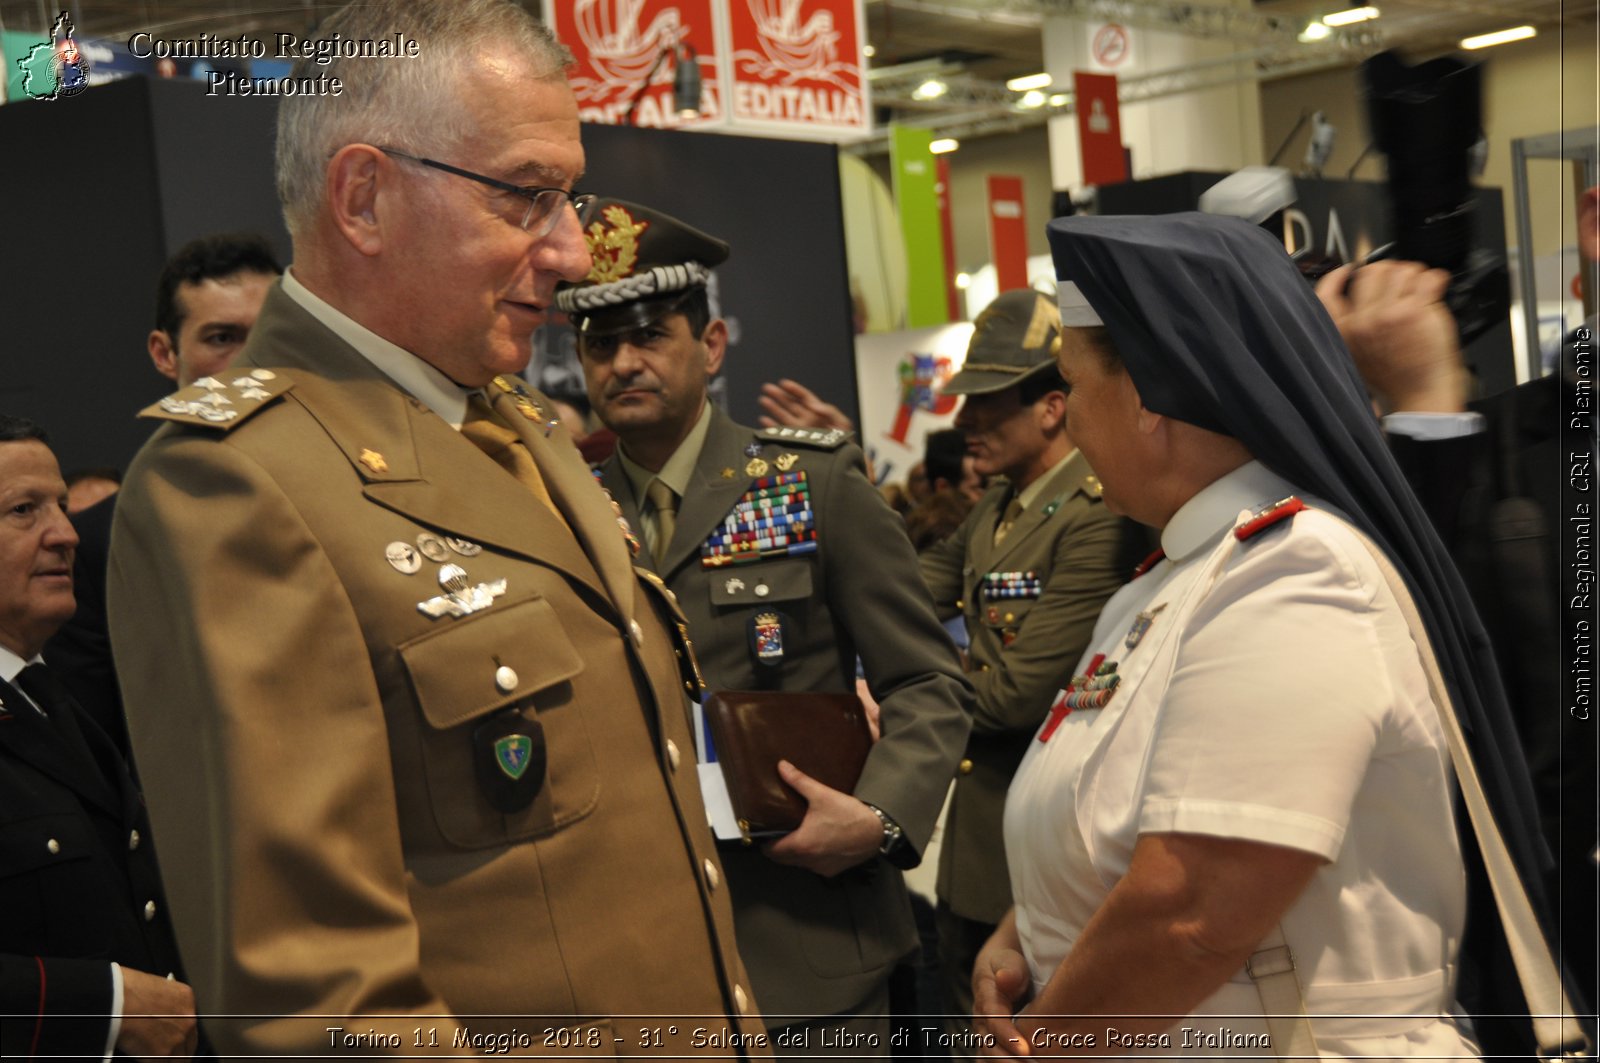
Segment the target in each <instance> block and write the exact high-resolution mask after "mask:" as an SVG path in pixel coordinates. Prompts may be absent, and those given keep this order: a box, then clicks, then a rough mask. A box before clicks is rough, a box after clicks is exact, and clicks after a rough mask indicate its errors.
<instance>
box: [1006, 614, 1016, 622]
mask: <svg viewBox="0 0 1600 1063" xmlns="http://www.w3.org/2000/svg"><path fill="white" fill-rule="evenodd" d="M1016 618H1017V614H1016V613H1007V614H1006V623H1008V624H1009V623H1011V622H1012V621H1013V620H1015V619H1016Z"/></svg>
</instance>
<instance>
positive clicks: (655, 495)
mask: <svg viewBox="0 0 1600 1063" xmlns="http://www.w3.org/2000/svg"><path fill="white" fill-rule="evenodd" d="M644 495H645V497H646V498H648V499H649V500H650V504H651V505H652V506H654V507H655V510H656V541H655V542H654V543H652V544H651V547H650V553H651V554H653V555H655V559H656V567H658V568H659V567H660V566H661V564H662V562H663V560H664V559H665V558H666V556H667V544H668V543H670V542H672V533H673V532H675V531H677V530H678V492H676V491H674V490H673V489H672V488H670V487H668V486H667V485H666V484H665V483H663V482H662V481H661V480H660V479H659V478H658V479H654V480H651V481H650V486H649V487H646V488H645V489H644Z"/></svg>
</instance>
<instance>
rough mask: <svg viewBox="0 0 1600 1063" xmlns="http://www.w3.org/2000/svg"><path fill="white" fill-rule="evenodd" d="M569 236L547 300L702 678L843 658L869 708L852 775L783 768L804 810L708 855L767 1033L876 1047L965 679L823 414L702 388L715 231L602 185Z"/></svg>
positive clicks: (709, 342)
mask: <svg viewBox="0 0 1600 1063" xmlns="http://www.w3.org/2000/svg"><path fill="white" fill-rule="evenodd" d="M586 236H587V237H588V241H589V249H590V252H591V254H592V255H593V257H594V268H593V270H591V272H590V273H589V275H588V276H587V277H586V278H585V279H584V281H583V282H582V283H580V284H576V285H572V286H568V287H565V288H564V289H563V290H561V291H560V292H559V293H558V294H557V297H556V305H557V307H558V308H560V309H562V310H564V311H566V312H567V314H569V315H570V316H571V317H572V319H573V321H574V325H575V327H576V329H577V332H578V337H579V353H580V355H581V357H582V362H583V369H584V375H585V378H586V380H587V383H588V388H589V398H590V401H591V403H592V405H593V407H594V410H595V413H596V414H597V415H598V416H599V417H600V419H601V420H602V421H603V422H604V423H605V424H606V425H607V426H608V427H609V428H611V429H612V430H613V431H615V432H616V434H617V436H618V440H619V446H618V449H617V453H616V454H614V455H613V456H612V457H611V458H610V459H608V460H607V461H606V462H605V463H604V464H603V465H602V466H601V477H602V481H603V483H604V484H605V486H606V487H607V488H608V489H609V490H610V491H611V493H612V495H613V496H614V497H615V498H616V500H617V501H618V502H619V503H620V504H621V506H622V509H623V512H624V513H625V515H626V516H627V517H628V519H629V520H630V521H632V522H634V524H635V525H636V526H638V527H640V528H641V530H642V532H643V537H644V539H645V543H646V545H647V547H648V549H647V550H646V551H643V552H641V555H640V560H641V562H642V561H645V560H649V561H650V563H651V564H653V566H654V568H655V571H656V572H657V573H659V574H660V576H661V577H662V578H663V579H664V580H665V581H666V582H667V585H668V586H669V587H670V588H671V589H672V590H673V591H674V592H675V593H676V595H677V600H678V602H679V603H680V605H681V606H682V608H683V611H684V613H685V614H686V615H687V616H688V618H689V627H690V634H691V635H692V636H693V638H694V639H695V643H696V647H697V649H698V650H699V653H700V663H701V667H702V669H703V671H704V673H705V677H706V680H707V683H708V685H709V688H710V689H711V690H713V691H716V690H719V689H738V690H759V689H765V690H775V691H786V692H807V691H849V690H852V689H854V686H855V675H856V660H857V657H858V656H859V658H860V661H861V664H862V667H863V668H864V670H865V674H866V684H867V686H868V687H869V688H870V692H871V695H872V696H873V697H874V698H875V699H876V700H877V701H878V703H879V706H880V714H881V715H880V724H881V730H882V737H881V739H880V740H879V741H878V742H877V743H876V744H875V745H874V746H873V750H872V753H871V754H870V756H869V757H868V759H867V763H866V767H865V768H864V769H863V771H862V774H861V778H860V780H859V782H858V783H857V785H856V787H855V791H854V792H853V793H844V792H842V791H839V790H834V789H831V788H829V787H827V786H824V785H822V784H821V783H819V782H817V781H815V780H813V779H811V778H809V777H807V776H805V775H803V774H802V773H800V772H799V771H797V770H795V769H794V768H793V767H792V766H791V765H788V764H784V765H782V766H781V767H780V772H779V774H780V776H781V778H782V780H783V782H784V783H786V784H787V785H789V786H790V787H792V788H794V789H795V790H796V791H798V792H799V793H800V795H801V796H802V797H804V798H805V799H806V801H807V802H808V805H809V811H808V813H807V815H806V817H805V819H804V821H803V822H802V823H801V825H800V826H799V827H798V828H797V829H796V830H794V831H793V832H792V833H790V834H788V835H785V836H784V837H782V838H780V839H778V840H776V841H772V842H769V843H767V844H765V845H762V846H759V847H745V846H742V845H740V844H738V842H737V840H736V839H728V840H727V842H726V843H725V844H724V845H723V846H722V860H723V866H724V867H725V869H726V874H727V886H728V889H729V890H730V892H731V896H732V899H733V905H734V912H735V923H736V927H737V933H738V940H739V947H740V951H741V953H742V954H743V956H744V959H745V964H746V966H747V967H748V968H749V970H750V975H751V979H752V981H753V982H754V984H755V990H756V996H757V998H758V999H760V1000H761V1001H762V1006H763V1009H764V1010H765V1012H766V1013H767V1014H768V1015H772V1016H783V1017H784V1018H783V1019H779V1020H774V1021H772V1022H770V1027H769V1028H771V1030H772V1032H773V1034H774V1037H773V1040H774V1044H775V1047H776V1050H777V1051H778V1052H779V1053H780V1054H781V1055H805V1054H807V1053H808V1052H811V1053H822V1054H829V1053H837V1052H838V1050H839V1045H840V1044H849V1045H850V1046H851V1047H852V1054H853V1055H860V1054H868V1055H872V1054H887V1052H888V1049H889V1036H888V1034H889V1028H888V1018H887V1011H888V977H889V974H890V971H891V970H892V969H893V968H894V966H895V963H896V962H897V961H898V960H899V959H901V958H902V957H903V956H905V955H906V954H907V953H909V952H911V951H912V950H913V949H915V948H916V946H917V937H916V932H915V928H914V925H913V921H912V917H911V910H910V905H909V902H908V898H907V894H906V888H905V885H904V882H903V881H902V878H901V874H900V869H901V868H906V867H911V866H913V865H915V864H916V863H917V862H918V860H920V859H921V852H922V849H923V846H924V845H926V843H927V841H928V837H929V835H930V833H931V832H932V830H933V824H934V820H935V818H936V817H937V816H938V814H939V807H940V804H941V802H942V801H943V798H944V794H945V789H946V786H947V780H948V779H949V777H950V775H951V773H953V772H954V770H955V764H956V761H957V759H958V758H959V756H960V752H961V748H962V744H963V742H964V741H965V739H966V734H967V720H968V713H969V711H970V706H971V687H970V686H969V684H968V683H967V681H966V680H965V679H964V678H963V677H962V675H961V668H960V665H959V663H958V661H957V658H956V654H955V651H954V649H953V648H952V647H951V645H950V642H949V640H948V638H946V636H945V634H944V632H943V630H942V628H941V627H940V625H939V622H938V620H937V619H936V618H935V616H934V611H933V606H932V603H931V602H930V601H929V600H928V596H927V593H926V591H925V590H924V588H923V584H922V581H921V580H919V579H918V578H917V573H916V559H915V557H914V556H913V554H912V550H911V545H910V542H909V541H908V540H907V538H906V535H905V531H904V528H903V527H902V526H901V524H900V522H899V519H898V518H897V517H896V516H895V514H894V513H893V512H892V511H891V510H890V509H889V507H888V506H887V505H886V504H885V503H884V502H883V500H882V498H881V497H880V496H879V494H878V492H877V491H876V490H875V489H874V487H873V486H872V484H871V483H870V482H869V481H868V480H867V478H866V476H865V475H864V473H863V459H862V454H861V451H860V449H859V448H857V447H856V446H855V445H854V444H852V443H851V442H849V440H848V438H847V437H846V435H845V433H843V432H839V431H821V430H814V429H795V428H780V429H771V430H756V429H752V428H747V427H744V426H741V425H738V424H735V423H734V422H733V421H732V420H730V419H729V418H728V417H727V416H726V415H725V414H723V413H722V412H721V411H719V410H717V409H715V408H713V406H712V405H711V404H710V403H709V402H708V401H707V397H706V391H707V384H708V382H709V381H710V379H711V377H712V376H714V375H715V374H716V373H717V372H718V371H719V370H720V369H721V367H722V362H723V358H724V356H725V355H726V353H727V347H728V329H727V325H726V324H725V323H724V322H723V321H722V320H721V319H720V318H715V317H713V316H712V315H711V311H710V306H709V301H708V299H707V293H706V285H707V283H708V282H709V280H710V276H711V273H710V271H711V269H712V267H715V266H717V265H719V264H720V263H722V262H723V261H724V260H725V259H726V258H727V257H728V250H729V249H728V245H727V244H726V243H724V242H722V241H721V240H718V239H716V238H714V237H711V236H708V235H706V234H705V233H702V232H699V231H698V230H696V229H694V228H691V227H690V226H688V225H685V224H684V223H682V222H680V221H678V220H677V219H674V218H671V217H668V216H667V215H665V214H662V213H660V212H658V211H654V210H651V209H649V208H647V207H642V206H639V205H637V204H633V203H627V202H623V201H620V200H607V201H603V202H602V203H601V204H600V205H599V207H598V211H597V220H596V221H594V222H593V223H591V224H590V225H589V227H588V228H587V230H586ZM700 745H701V748H700V749H698V750H697V752H698V753H699V754H700V755H701V757H702V758H703V757H704V756H705V750H704V744H703V742H702V743H701V744H700ZM867 913H870V915H868V914H867ZM864 916H866V917H865V918H864ZM824 1027H826V1033H827V1036H826V1037H824V1029H823V1028H824ZM868 1034H874V1035H876V1037H875V1039H871V1038H868V1037H866V1036H865V1035H868Z"/></svg>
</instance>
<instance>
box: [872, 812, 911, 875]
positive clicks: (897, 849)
mask: <svg viewBox="0 0 1600 1063" xmlns="http://www.w3.org/2000/svg"><path fill="white" fill-rule="evenodd" d="M862 804H864V805H866V806H867V807H868V808H870V809H872V814H873V815H874V816H877V817H878V822H879V823H882V824H883V841H882V842H881V843H879V845H878V855H880V856H882V857H883V858H884V859H885V860H887V861H889V863H890V864H891V865H892V866H894V867H898V868H899V869H900V870H902V871H906V870H909V869H911V868H913V867H916V866H917V864H918V863H919V862H920V858H919V857H918V855H917V851H916V850H915V849H913V848H912V847H911V843H910V842H908V841H906V835H905V831H903V830H901V829H900V824H898V823H896V822H895V821H894V817H893V816H891V815H889V813H887V812H885V811H884V810H883V809H881V808H879V807H878V806H877V805H875V804H873V803H872V802H871V801H863V802H862Z"/></svg>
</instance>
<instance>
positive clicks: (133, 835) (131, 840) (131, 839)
mask: <svg viewBox="0 0 1600 1063" xmlns="http://www.w3.org/2000/svg"><path fill="white" fill-rule="evenodd" d="M137 848H139V832H138V831H136V830H134V831H129V832H128V852H130V853H131V852H133V851H134V850H135V849H137Z"/></svg>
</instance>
